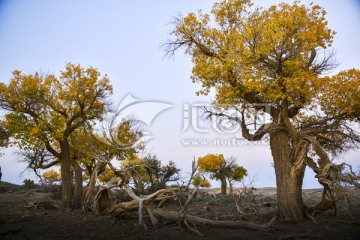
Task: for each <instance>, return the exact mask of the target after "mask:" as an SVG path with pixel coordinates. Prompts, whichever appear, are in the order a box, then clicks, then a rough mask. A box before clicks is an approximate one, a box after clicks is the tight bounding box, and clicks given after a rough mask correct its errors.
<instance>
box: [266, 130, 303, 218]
mask: <svg viewBox="0 0 360 240" xmlns="http://www.w3.org/2000/svg"><path fill="white" fill-rule="evenodd" d="M270 148H271V153H272V156H273V159H274V167H275V174H276V186H277V200H278V214H279V218H280V220H282V221H287V222H298V221H300V220H302V219H303V218H304V203H303V200H302V184H303V178H304V173H305V164H303V165H302V166H301V167H300V169H299V170H297V171H295V167H294V166H293V164H292V162H293V157H292V153H291V146H290V137H289V136H288V134H287V133H285V132H276V133H272V134H270Z"/></svg>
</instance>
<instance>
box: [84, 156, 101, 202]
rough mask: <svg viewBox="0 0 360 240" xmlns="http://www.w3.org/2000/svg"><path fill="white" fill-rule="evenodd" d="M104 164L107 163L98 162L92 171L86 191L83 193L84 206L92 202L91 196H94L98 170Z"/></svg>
mask: <svg viewBox="0 0 360 240" xmlns="http://www.w3.org/2000/svg"><path fill="white" fill-rule="evenodd" d="M104 165H105V163H103V162H98V163H97V164H96V166H95V168H94V169H93V170H92V172H91V175H90V180H89V183H88V185H87V186H86V188H85V190H84V193H83V197H82V198H83V204H84V206H89V205H90V204H91V196H92V192H93V190H94V187H95V183H96V179H97V176H98V171H99V169H101V168H102V167H103V166H104Z"/></svg>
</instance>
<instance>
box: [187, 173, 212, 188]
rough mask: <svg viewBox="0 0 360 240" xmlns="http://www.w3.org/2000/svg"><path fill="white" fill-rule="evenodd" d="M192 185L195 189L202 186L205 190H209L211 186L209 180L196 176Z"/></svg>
mask: <svg viewBox="0 0 360 240" xmlns="http://www.w3.org/2000/svg"><path fill="white" fill-rule="evenodd" d="M191 184H192V185H194V186H195V187H197V186H199V185H200V187H203V188H208V187H210V186H211V184H210V182H209V180H207V179H205V178H203V177H202V176H201V175H196V176H195V177H194V179H193V180H192V182H191Z"/></svg>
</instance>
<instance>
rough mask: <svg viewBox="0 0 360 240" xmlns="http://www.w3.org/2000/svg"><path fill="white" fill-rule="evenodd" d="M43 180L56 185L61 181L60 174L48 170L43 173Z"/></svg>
mask: <svg viewBox="0 0 360 240" xmlns="http://www.w3.org/2000/svg"><path fill="white" fill-rule="evenodd" d="M42 178H43V180H44V181H45V182H47V183H54V182H57V181H60V173H58V172H56V171H55V170H52V169H51V170H48V171H46V172H44V173H43V175H42Z"/></svg>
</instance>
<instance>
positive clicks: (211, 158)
mask: <svg viewBox="0 0 360 240" xmlns="http://www.w3.org/2000/svg"><path fill="white" fill-rule="evenodd" d="M198 166H199V170H200V171H204V172H209V173H211V175H210V178H212V179H216V180H220V181H221V194H223V195H225V194H226V188H227V183H226V180H227V179H228V181H229V183H230V184H231V191H232V182H233V181H240V180H241V179H242V178H243V177H244V176H245V175H246V174H247V171H246V169H245V168H243V167H241V166H238V165H237V164H236V163H235V160H234V159H230V160H225V158H224V155H223V154H208V155H206V156H204V157H199V158H198Z"/></svg>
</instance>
